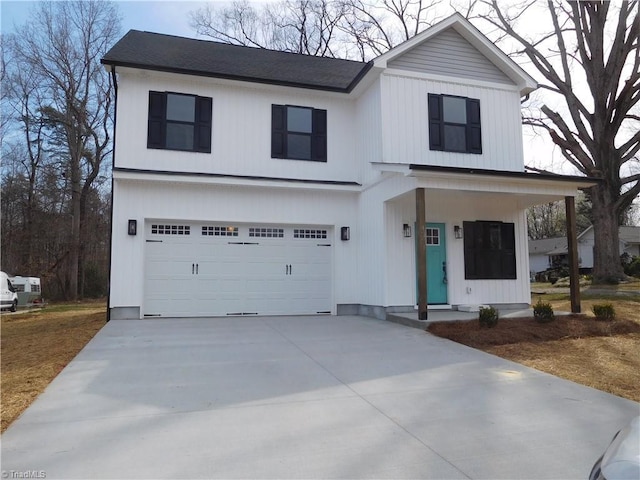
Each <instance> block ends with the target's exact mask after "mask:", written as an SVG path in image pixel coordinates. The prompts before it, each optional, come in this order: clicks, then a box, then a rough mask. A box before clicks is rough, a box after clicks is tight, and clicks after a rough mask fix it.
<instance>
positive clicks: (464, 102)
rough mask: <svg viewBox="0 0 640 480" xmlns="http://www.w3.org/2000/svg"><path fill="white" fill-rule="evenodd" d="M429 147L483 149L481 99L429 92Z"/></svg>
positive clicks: (447, 149)
mask: <svg viewBox="0 0 640 480" xmlns="http://www.w3.org/2000/svg"><path fill="white" fill-rule="evenodd" d="M429 148H430V149H431V150H442V151H445V152H462V153H482V135H481V130H480V100H477V99H475V98H465V97H454V96H450V95H435V94H432V93H430V94H429Z"/></svg>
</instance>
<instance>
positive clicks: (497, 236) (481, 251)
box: [463, 221, 516, 280]
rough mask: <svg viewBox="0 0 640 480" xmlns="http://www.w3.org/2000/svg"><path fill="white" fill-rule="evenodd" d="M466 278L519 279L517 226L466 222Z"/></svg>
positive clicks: (499, 223) (464, 229) (464, 224)
mask: <svg viewBox="0 0 640 480" xmlns="http://www.w3.org/2000/svg"><path fill="white" fill-rule="evenodd" d="M463 231H464V278H465V279H467V280H489V279H502V280H514V279H515V278H516V240H515V230H514V224H513V223H502V222H486V221H477V222H464V223H463Z"/></svg>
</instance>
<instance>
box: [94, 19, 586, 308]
mask: <svg viewBox="0 0 640 480" xmlns="http://www.w3.org/2000/svg"><path fill="white" fill-rule="evenodd" d="M102 63H103V64H105V66H106V67H107V68H108V69H109V70H110V72H111V73H112V75H113V79H114V82H115V84H116V86H117V102H116V126H115V150H114V165H113V227H112V254H111V289H110V298H109V311H110V317H111V318H113V319H129V318H131V319H139V318H153V317H189V316H202V317H215V316H225V317H226V316H240V315H293V314H295V315H298V314H314V315H315V314H337V315H341V314H365V315H371V316H376V317H379V318H384V317H385V316H386V315H387V313H389V312H398V311H414V310H415V309H416V305H418V303H419V300H420V297H421V295H422V296H423V297H424V296H425V292H426V297H427V298H426V301H427V303H428V305H429V306H430V307H435V306H437V307H438V308H454V309H455V308H457V307H459V306H461V305H474V304H476V305H477V304H492V305H497V306H506V305H512V306H524V305H528V304H529V303H530V299H531V297H530V290H529V261H528V250H527V224H526V218H525V209H526V208H527V207H529V206H531V205H534V204H539V203H546V202H550V201H554V200H557V199H562V198H567V197H573V196H575V195H576V194H577V191H578V188H579V187H584V186H586V185H587V183H585V180H584V179H582V178H577V177H566V176H552V175H535V174H528V173H525V169H524V161H523V142H522V133H521V121H520V101H521V98H522V97H524V96H526V95H527V94H529V93H530V92H531V91H533V90H534V89H535V88H536V82H535V81H534V80H533V79H532V78H531V77H530V76H529V75H528V74H527V73H526V72H524V71H523V70H522V69H521V68H520V67H519V66H518V65H516V64H515V63H514V62H513V61H511V60H510V59H509V58H508V57H507V56H506V55H505V54H504V53H503V52H502V51H500V50H499V49H498V48H497V47H496V46H495V45H494V44H492V43H491V42H490V41H488V40H487V39H486V38H485V37H484V36H483V35H482V34H481V33H480V32H479V31H478V30H476V29H475V28H474V27H473V26H472V25H471V24H470V23H469V22H467V21H466V20H465V19H464V18H463V17H462V16H460V15H457V14H456V15H453V16H451V17H449V18H448V19H446V20H444V21H442V22H441V23H439V24H437V25H435V26H433V27H431V28H430V29H428V30H426V31H424V32H422V33H421V34H419V35H417V36H416V37H414V38H413V39H411V40H409V41H407V42H405V43H404V44H402V45H400V46H398V47H397V48H395V49H393V50H391V51H389V52H387V53H386V54H384V55H382V56H380V57H378V58H376V59H375V60H372V61H370V62H368V63H364V62H355V61H347V60H339V59H330V58H319V57H311V56H305V55H297V54H291V53H283V52H276V51H270V50H264V49H256V48H248V47H241V46H233V45H227V44H221V43H217V42H211V41H202V40H194V39H187V38H180V37H174V36H168V35H161V34H155V33H147V32H140V31H130V32H129V33H127V34H126V35H125V36H124V37H123V38H122V39H121V40H120V41H119V42H118V43H117V44H116V45H115V46H114V47H113V48H112V49H111V50H110V51H109V52H108V53H107V54H106V55H105V57H104V58H103V60H102ZM423 264H425V265H426V268H422V270H423V271H425V270H426V273H420V272H421V267H422V265H423ZM425 275H426V279H422V280H421V278H424V277H425ZM425 282H426V284H425Z"/></svg>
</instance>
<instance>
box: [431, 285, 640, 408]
mask: <svg viewBox="0 0 640 480" xmlns="http://www.w3.org/2000/svg"><path fill="white" fill-rule="evenodd" d="M538 297H539V296H534V298H533V299H532V303H533V304H535V303H536V302H537V298H538ZM540 297H542V299H543V301H545V302H549V303H550V304H551V305H552V307H553V309H554V311H556V312H558V311H570V309H571V308H570V302H569V297H568V295H567V294H557V293H554V294H546V295H541V296H540ZM602 302H610V303H612V304H613V305H614V307H615V310H616V320H614V321H612V322H603V321H599V320H596V319H595V318H594V317H593V313H592V312H591V307H592V305H593V304H594V303H602ZM581 303H582V311H583V312H585V314H583V315H570V316H556V319H555V320H554V321H553V322H551V323H546V324H540V323H537V322H535V321H534V320H533V319H531V318H525V319H508V320H506V319H502V320H499V322H498V325H497V326H496V327H494V328H491V329H488V328H484V329H481V328H480V326H479V322H478V321H477V320H470V321H466V322H439V323H434V324H432V325H431V326H430V327H429V331H430V332H431V333H433V334H434V335H438V336H440V337H444V338H449V339H451V340H453V341H456V342H458V343H463V344H465V345H469V346H471V347H473V348H477V349H479V350H483V351H485V352H488V353H491V354H493V355H497V356H499V357H502V358H506V359H508V360H512V361H514V362H518V363H521V364H523V365H526V366H528V367H532V368H535V369H537V370H541V371H543V372H547V373H550V374H552V375H556V376H558V377H561V378H565V379H567V380H571V381H573V382H577V383H581V384H583V385H587V386H589V387H593V388H597V389H598V390H602V391H604V392H608V393H612V394H614V395H617V396H620V397H624V398H628V399H630V400H634V401H636V402H640V295H625V296H624V297H616V296H615V295H611V296H609V295H597V296H596V295H583V299H582V302H581Z"/></svg>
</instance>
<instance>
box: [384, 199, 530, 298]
mask: <svg viewBox="0 0 640 480" xmlns="http://www.w3.org/2000/svg"><path fill="white" fill-rule="evenodd" d="M425 198H426V221H427V222H437V223H444V224H445V229H446V242H447V277H448V284H447V287H448V292H447V294H448V303H449V304H451V305H465V304H481V303H493V304H513V303H527V304H528V303H530V302H531V295H530V290H529V258H528V245H527V224H526V216H525V212H524V210H522V208H520V207H518V205H517V204H516V202H512V201H509V200H508V196H504V197H502V196H501V195H498V196H493V195H489V194H485V195H478V194H475V193H472V192H456V191H448V190H434V189H431V190H427V191H426V197H425ZM476 220H489V221H502V222H509V223H514V226H515V237H516V269H517V270H516V271H517V279H516V280H466V279H465V278H464V240H462V239H456V238H455V236H454V231H453V229H454V226H455V225H458V226H460V227H462V226H463V222H464V221H476ZM413 222H415V193H414V192H409V193H407V194H406V195H403V196H401V197H399V198H397V199H394V200H392V201H390V202H388V203H387V206H386V218H385V226H384V230H385V232H386V236H387V244H386V273H387V278H388V279H393V280H389V281H388V282H387V284H386V289H385V299H386V301H387V305H389V306H402V305H405V306H407V305H415V304H416V302H417V299H416V265H415V261H416V260H415V249H416V246H415V232H413V235H412V238H404V237H403V236H402V224H403V223H410V224H411V225H412V228H413Z"/></svg>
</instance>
